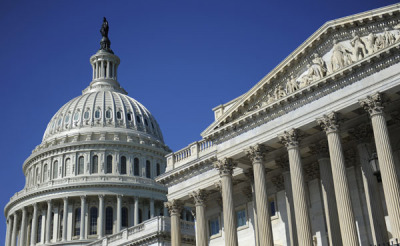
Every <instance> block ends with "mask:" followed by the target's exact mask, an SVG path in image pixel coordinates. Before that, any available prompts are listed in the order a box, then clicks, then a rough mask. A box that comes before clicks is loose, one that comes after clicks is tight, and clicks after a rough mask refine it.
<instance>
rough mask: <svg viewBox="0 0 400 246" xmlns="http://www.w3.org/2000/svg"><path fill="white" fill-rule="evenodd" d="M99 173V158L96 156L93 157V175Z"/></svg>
mask: <svg viewBox="0 0 400 246" xmlns="http://www.w3.org/2000/svg"><path fill="white" fill-rule="evenodd" d="M98 171H99V157H98V156H97V155H94V156H93V157H92V173H97V172H98Z"/></svg>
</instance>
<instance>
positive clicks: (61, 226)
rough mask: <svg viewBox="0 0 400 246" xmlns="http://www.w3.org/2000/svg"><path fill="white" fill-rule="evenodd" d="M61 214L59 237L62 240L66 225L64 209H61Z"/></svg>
mask: <svg viewBox="0 0 400 246" xmlns="http://www.w3.org/2000/svg"><path fill="white" fill-rule="evenodd" d="M59 216H60V218H59V220H58V224H59V226H58V228H59V231H58V239H59V240H60V239H61V238H62V232H63V226H64V210H61V212H60V215H59Z"/></svg>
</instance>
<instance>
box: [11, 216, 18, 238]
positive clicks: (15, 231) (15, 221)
mask: <svg viewBox="0 0 400 246" xmlns="http://www.w3.org/2000/svg"><path fill="white" fill-rule="evenodd" d="M17 231H18V214H17V212H15V213H14V222H13V229H12V236H11V245H12V246H16V244H17Z"/></svg>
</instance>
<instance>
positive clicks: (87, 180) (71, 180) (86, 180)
mask: <svg viewBox="0 0 400 246" xmlns="http://www.w3.org/2000/svg"><path fill="white" fill-rule="evenodd" d="M99 182H101V183H104V182H127V183H134V184H142V185H152V186H155V187H158V188H162V189H164V187H163V186H161V185H160V184H158V183H156V182H155V181H154V180H152V179H148V178H144V177H137V176H115V175H96V176H77V177H64V178H60V179H54V180H50V181H47V182H45V183H40V184H37V185H35V186H30V187H26V188H25V189H23V190H21V191H19V192H17V193H15V194H14V196H12V197H11V198H10V202H12V201H14V200H15V199H18V198H19V197H20V196H22V195H26V194H28V193H30V192H37V191H38V190H39V189H49V188H56V187H58V186H63V185H73V184H91V183H99Z"/></svg>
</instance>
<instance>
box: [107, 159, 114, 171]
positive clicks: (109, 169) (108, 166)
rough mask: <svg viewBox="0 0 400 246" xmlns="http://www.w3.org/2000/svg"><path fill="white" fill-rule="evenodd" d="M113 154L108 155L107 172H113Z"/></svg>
mask: <svg viewBox="0 0 400 246" xmlns="http://www.w3.org/2000/svg"><path fill="white" fill-rule="evenodd" d="M112 165H113V164H112V156H111V155H108V156H107V169H106V173H112Z"/></svg>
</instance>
